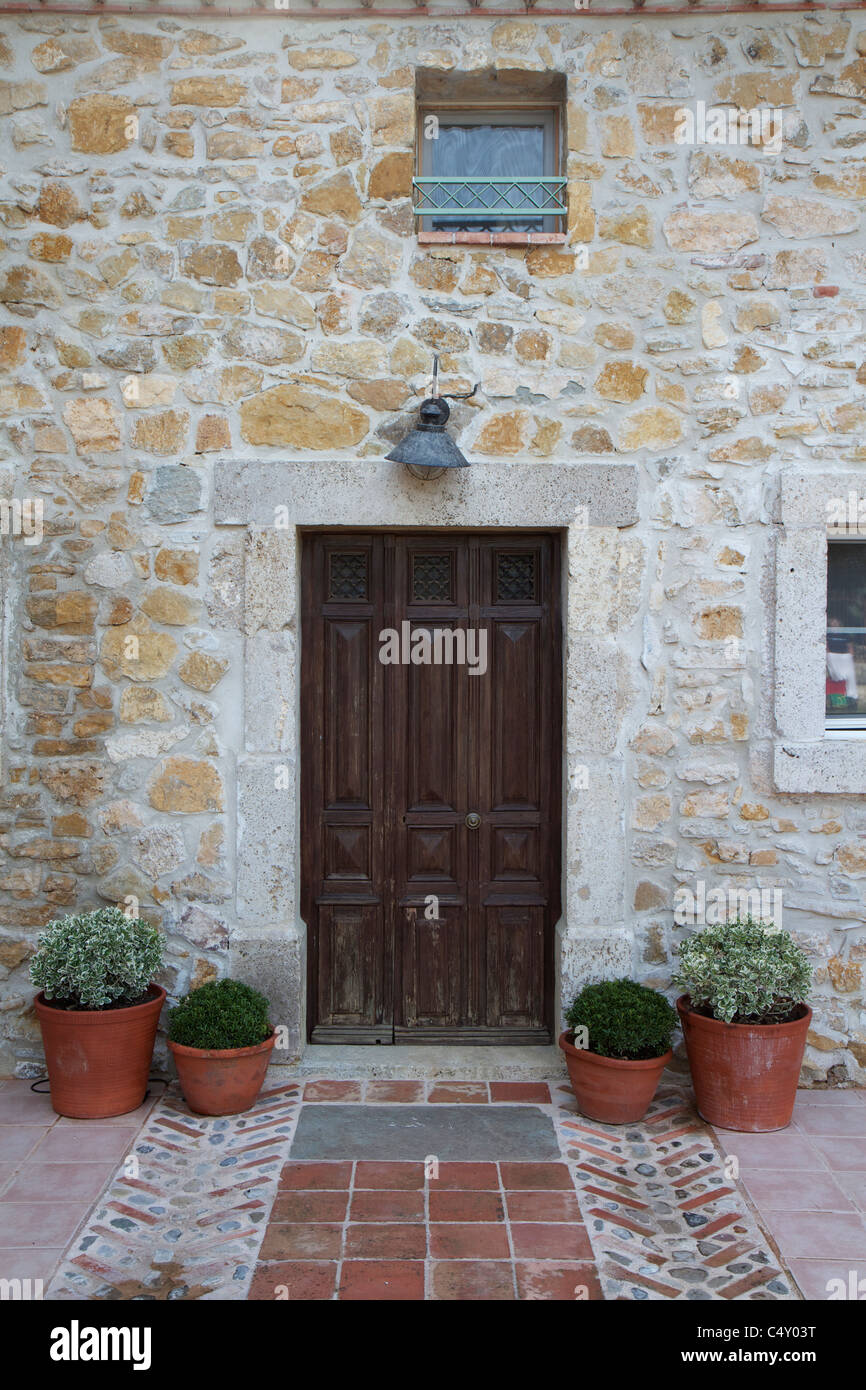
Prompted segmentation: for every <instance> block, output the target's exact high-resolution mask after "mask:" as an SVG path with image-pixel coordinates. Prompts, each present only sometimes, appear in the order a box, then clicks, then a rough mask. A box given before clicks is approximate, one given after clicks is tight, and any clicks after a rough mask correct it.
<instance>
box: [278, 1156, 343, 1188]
mask: <svg viewBox="0 0 866 1390" xmlns="http://www.w3.org/2000/svg"><path fill="white" fill-rule="evenodd" d="M351 1181H352V1165H351V1163H313V1162H304V1161H301V1160H297V1161H295V1162H292V1160H291V1159H290V1160H289V1162H288V1163H287V1164H286V1166H285V1167H284V1168H283V1171H282V1173H281V1174H280V1187H281V1188H286V1187H288V1188H292V1189H308V1188H313V1189H315V1190H316V1191H319V1190H322V1189H327V1188H332V1189H333V1188H343V1187H348V1186H349V1184H350V1183H351Z"/></svg>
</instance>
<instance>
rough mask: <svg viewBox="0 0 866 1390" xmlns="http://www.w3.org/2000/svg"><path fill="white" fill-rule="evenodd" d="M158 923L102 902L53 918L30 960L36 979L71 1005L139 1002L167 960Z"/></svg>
mask: <svg viewBox="0 0 866 1390" xmlns="http://www.w3.org/2000/svg"><path fill="white" fill-rule="evenodd" d="M164 942H165V938H164V937H163V934H162V932H161V931H159V929H158V928H157V927H153V926H151V925H150V923H149V922H143V921H141V920H140V919H138V918H131V917H126V916H124V914H123V913H122V912H121V910H120V908H119V907H101V908H98V909H97V910H96V911H95V912H82V913H80V914H78V915H77V916H75V917H62V918H60V919H59V920H58V921H56V922H49V924H48V926H47V928H46V929H45V931H44V932H43V933H42V934H41V936H40V937H39V941H38V950H37V951H36V954H35V955H34V957H33V959H32V961H31V962H30V979H31V980H32V982H33V984H34V985H36V986H37V988H38V989H41V990H43V991H44V993H45V998H46V999H52V1000H54V1001H55V1002H56V1003H58V1004H59V1005H62V1006H64V1007H66V1008H67V1009H107V1008H109V1007H110V1006H111V1005H112V1004H118V1005H120V1004H134V1003H136V1001H137V1000H139V999H140V998H141V996H142V995H143V994H144V993H145V991H146V990H147V987H148V985H149V984H150V982H151V980H152V979H153V977H154V975H155V974H156V972H157V970H159V968H160V966H161V965H162V951H163V945H164Z"/></svg>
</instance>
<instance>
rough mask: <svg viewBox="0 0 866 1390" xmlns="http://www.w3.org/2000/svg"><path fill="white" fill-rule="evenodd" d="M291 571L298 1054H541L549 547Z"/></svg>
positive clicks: (394, 553) (318, 562)
mask: <svg viewBox="0 0 866 1390" xmlns="http://www.w3.org/2000/svg"><path fill="white" fill-rule="evenodd" d="M302 566H303V576H302V595H303V598H302V624H303V626H302V726H303V738H302V812H301V829H302V876H303V884H302V911H303V914H304V917H305V920H306V922H307V925H308V928H309V946H310V949H309V952H308V956H309V972H310V975H309V979H310V987H309V1000H310V1014H311V1037H312V1039H313V1040H314V1041H316V1042H319V1041H322V1042H332V1041H340V1040H342V1041H345V1042H383V1041H392V1040H399V1041H417V1042H425V1041H426V1042H435V1041H441V1042H478V1043H482V1042H514V1043H517V1042H534V1041H538V1042H542V1041H548V1040H549V1037H550V1033H549V1027H550V1018H549V1007H550V999H551V994H552V980H553V966H552V929H553V926H554V924H555V922H556V920H557V917H558V914H559V900H558V899H559V862H560V845H559V839H560V794H561V771H560V769H561V742H560V737H561V736H560V729H561V631H560V608H559V545H558V539H557V538H555V537H553V536H550V535H545V534H539V535H535V534H533V535H526V534H520V535H517V536H508V537H503V536H495V535H490V534H479V535H473V534H471V533H465V532H462V533H460V534H459V535H454V534H442V533H436V534H433V535H429V534H419V533H378V534H375V535H369V534H368V535H360V536H359V535H355V534H354V533H351V532H344V533H340V534H330V535H323V534H310V535H308V536H306V537H305V538H304V544H303V551H302ZM384 629H391V630H394V631H395V632H396V633H397V635H398V641H399V644H400V646H401V648H402V654H403V658H404V659H403V660H401V661H399V662H398V663H397V664H383V663H382V661H381V660H380V634H381V633H382V632H383V630H384ZM479 633H484V634H486V638H487V654H486V655H487V670H486V672H485V673H484V674H474V675H473V674H470V670H469V668H468V667H467V665H466V664H465V661H464V662H461V660H460V657H461V655H462V654H463V653H464V652H465V651H466V650H467V649H468V651H469V653H470V655H471V656H475V657H477V654H478V647H477V645H476V646H475V647H473V646H472V642H473V641H477V640H478V636H479ZM425 653H426V656H427V660H426V661H425V660H424V659H423V658H424V655H425ZM482 654H483V649H482ZM431 657H435V660H430V658H431ZM470 812H471V813H473V816H472V817H470V822H471V823H467V816H468V815H469V813H470Z"/></svg>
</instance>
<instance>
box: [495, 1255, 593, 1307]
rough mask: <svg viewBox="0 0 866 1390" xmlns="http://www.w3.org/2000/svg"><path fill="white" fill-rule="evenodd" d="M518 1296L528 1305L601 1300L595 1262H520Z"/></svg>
mask: <svg viewBox="0 0 866 1390" xmlns="http://www.w3.org/2000/svg"><path fill="white" fill-rule="evenodd" d="M515 1271H516V1273H517V1294H518V1297H519V1298H521V1299H526V1300H527V1301H540V1300H550V1301H558V1302H564V1303H574V1302H575V1300H587V1301H589V1300H596V1299H598V1300H600V1299H602V1297H603V1295H602V1291H601V1285H600V1284H599V1282H598V1272H597V1270H596V1267H595V1265H594V1264H593V1262H592V1260H587V1261H585V1262H583V1263H571V1262H569V1263H564V1262H557V1261H555V1260H517V1261H516V1262H515Z"/></svg>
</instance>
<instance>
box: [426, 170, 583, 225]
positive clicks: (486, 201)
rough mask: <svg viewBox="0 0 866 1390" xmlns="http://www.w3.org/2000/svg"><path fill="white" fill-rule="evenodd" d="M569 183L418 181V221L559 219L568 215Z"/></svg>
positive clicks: (556, 180) (555, 180)
mask: <svg viewBox="0 0 866 1390" xmlns="http://www.w3.org/2000/svg"><path fill="white" fill-rule="evenodd" d="M565 186H566V180H565V179H564V178H562V177H557V178H522V177H521V178H500V177H496V178H481V177H479V176H478V175H476V176H475V177H474V178H466V179H462V178H450V177H448V178H415V179H413V180H412V188H413V191H414V195H415V196H414V209H413V210H414V212H415V214H416V216H418V217H430V216H434V217H435V216H443V215H445V216H448V217H452V216H454V215H457V216H459V217H460V218H464V217H466V218H475V219H479V220H480V219H481V218H490V217H497V218H501V219H502V220H503V221H505V220H508V219H509V218H514V219H521V220H522V219H525V218H527V217H558V216H562V215H563V214H564V213H565V212H567V210H568V209H567V208H566V205H565Z"/></svg>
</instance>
